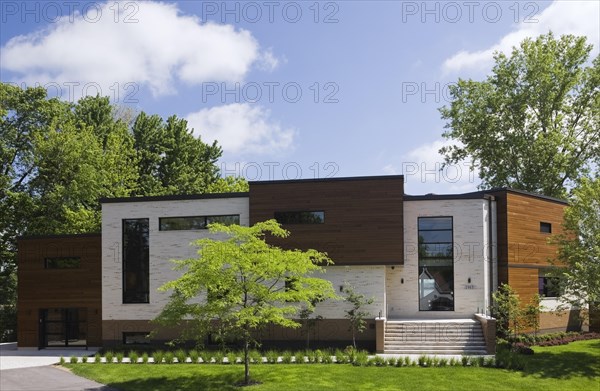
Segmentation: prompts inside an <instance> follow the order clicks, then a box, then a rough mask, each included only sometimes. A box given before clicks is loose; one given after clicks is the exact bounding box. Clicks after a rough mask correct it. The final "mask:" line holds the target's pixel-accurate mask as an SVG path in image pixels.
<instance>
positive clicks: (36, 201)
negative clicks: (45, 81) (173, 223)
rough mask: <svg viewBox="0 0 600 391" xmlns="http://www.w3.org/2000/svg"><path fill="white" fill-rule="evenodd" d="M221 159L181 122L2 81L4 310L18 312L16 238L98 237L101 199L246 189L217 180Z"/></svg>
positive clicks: (0, 273)
mask: <svg viewBox="0 0 600 391" xmlns="http://www.w3.org/2000/svg"><path fill="white" fill-rule="evenodd" d="M220 155H221V149H220V147H218V146H217V145H216V144H215V143H213V144H211V145H208V144H205V143H204V142H202V141H201V139H200V138H199V137H195V136H194V135H193V133H192V131H191V130H189V129H188V127H187V122H186V121H185V120H183V119H179V118H177V117H176V116H171V117H169V118H168V120H167V121H166V122H163V121H162V119H161V118H160V117H158V116H148V115H147V114H145V113H143V112H142V113H139V114H137V115H136V116H135V118H134V116H133V113H132V112H131V111H122V110H120V109H119V108H118V107H115V106H113V105H112V104H111V103H110V100H109V98H107V97H100V96H96V97H85V98H82V99H80V100H79V101H78V102H77V103H69V102H64V101H61V100H58V99H56V98H52V99H49V98H48V97H47V93H46V90H44V89H43V88H40V87H38V88H27V89H21V88H19V87H17V86H15V85H11V84H6V83H0V300H2V301H0V312H1V311H3V310H2V309H3V308H9V307H10V308H14V306H15V301H16V288H15V286H16V285H15V281H16V278H15V273H16V238H17V236H19V235H28V234H65V233H84V232H97V231H99V229H100V205H99V203H98V199H99V198H102V197H126V196H129V195H140V196H150V195H162V194H190V193H207V192H215V191H222V192H227V191H231V190H235V191H238V189H240V188H243V186H244V185H246V186H247V183H246V182H245V181H244V180H242V179H236V178H232V179H220V178H219V177H218V174H219V170H218V168H217V166H216V165H215V162H216V159H218V158H219V157H220ZM11 311H12V310H11ZM0 317H2V314H1V313H0ZM3 319H4V318H3ZM13 320H14V317H13Z"/></svg>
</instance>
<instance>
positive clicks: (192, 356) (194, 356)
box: [188, 350, 200, 364]
mask: <svg viewBox="0 0 600 391" xmlns="http://www.w3.org/2000/svg"><path fill="white" fill-rule="evenodd" d="M188 355H189V356H190V361H191V362H192V364H198V358H199V357H200V354H199V353H198V351H197V350H190V352H189V353H188Z"/></svg>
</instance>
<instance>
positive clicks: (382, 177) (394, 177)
mask: <svg viewBox="0 0 600 391" xmlns="http://www.w3.org/2000/svg"><path fill="white" fill-rule="evenodd" d="M373 180H402V181H404V175H376V176H349V177H331V178H307V179H279V180H272V181H249V182H248V183H249V184H250V185H274V184H282V183H310V182H345V181H373Z"/></svg>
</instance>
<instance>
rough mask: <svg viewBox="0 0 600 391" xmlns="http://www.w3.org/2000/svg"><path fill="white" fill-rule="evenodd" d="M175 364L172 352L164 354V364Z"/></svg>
mask: <svg viewBox="0 0 600 391" xmlns="http://www.w3.org/2000/svg"><path fill="white" fill-rule="evenodd" d="M174 362H175V354H174V353H173V352H165V363H167V364H173V363H174Z"/></svg>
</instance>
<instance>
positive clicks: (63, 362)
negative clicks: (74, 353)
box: [58, 356, 66, 365]
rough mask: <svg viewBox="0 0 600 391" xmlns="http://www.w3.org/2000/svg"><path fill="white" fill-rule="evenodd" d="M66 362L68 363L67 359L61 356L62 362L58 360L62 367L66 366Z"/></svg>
mask: <svg viewBox="0 0 600 391" xmlns="http://www.w3.org/2000/svg"><path fill="white" fill-rule="evenodd" d="M65 362H66V361H65V358H64V357H63V356H60V360H58V363H59V364H60V365H64V364H65Z"/></svg>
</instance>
